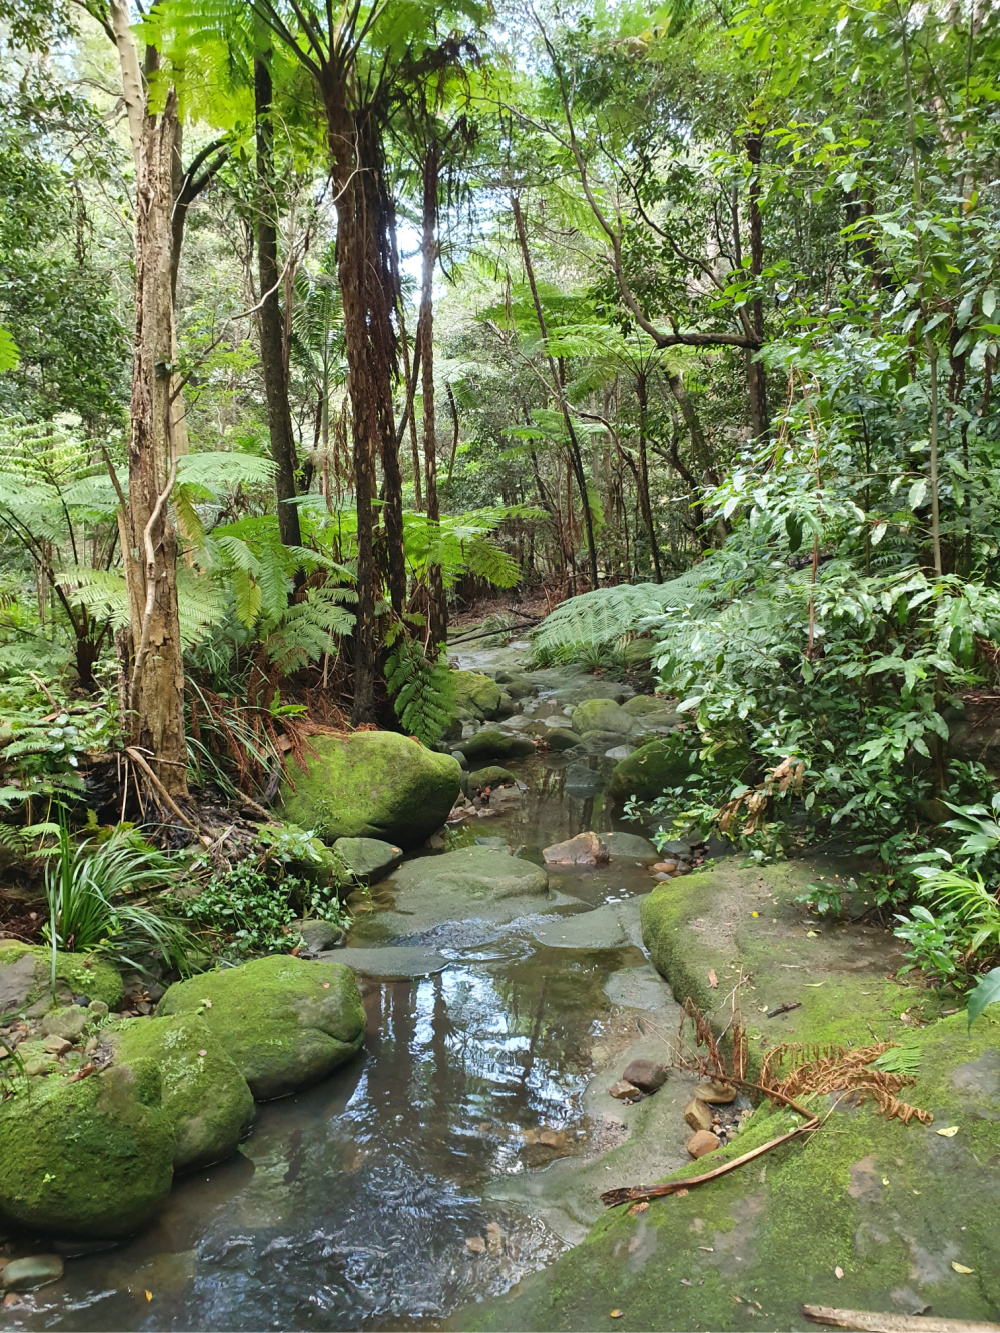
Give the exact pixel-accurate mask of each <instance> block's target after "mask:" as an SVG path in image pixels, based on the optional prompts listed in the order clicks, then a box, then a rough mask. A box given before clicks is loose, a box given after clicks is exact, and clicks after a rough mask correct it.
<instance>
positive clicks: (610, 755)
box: [604, 745, 636, 764]
mask: <svg viewBox="0 0 1000 1333" xmlns="http://www.w3.org/2000/svg"><path fill="white" fill-rule="evenodd" d="M635 750H636V747H635V746H634V745H613V746H612V747H611V749H610V750H605V751H604V758H605V759H611V760H613V761H614V763H616V764H617V763H618V761H619V759H627V758H628V757H629V755H630V754H635Z"/></svg>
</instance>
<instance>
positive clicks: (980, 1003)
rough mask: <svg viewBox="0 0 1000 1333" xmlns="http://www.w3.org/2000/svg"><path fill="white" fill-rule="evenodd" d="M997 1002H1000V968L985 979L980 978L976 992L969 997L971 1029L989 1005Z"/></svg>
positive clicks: (968, 1010)
mask: <svg viewBox="0 0 1000 1333" xmlns="http://www.w3.org/2000/svg"><path fill="white" fill-rule="evenodd" d="M997 1000H1000V967H995V968H993V970H992V971H991V972H987V973H986V975H985V976H984V977H980V978H979V981H978V982H977V983H976V988H975V990H974V991H972V992H971V994H970V995H969V1003H968V1006H967V1009H966V1012H967V1014H968V1017H969V1027H970V1028H971V1027H972V1025H973V1023H974V1022H975V1021H976V1019H977V1018H978V1017H979V1015H980V1014H981V1013H982V1012H983V1010H984V1009H985V1008H986V1006H987V1005H989V1004H995V1003H996V1002H997Z"/></svg>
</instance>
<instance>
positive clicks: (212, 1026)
mask: <svg viewBox="0 0 1000 1333" xmlns="http://www.w3.org/2000/svg"><path fill="white" fill-rule="evenodd" d="M157 1012H158V1014H159V1015H160V1016H165V1015H169V1014H195V1015H197V1016H198V1017H199V1018H200V1019H201V1020H202V1021H203V1022H204V1024H205V1026H206V1027H207V1028H208V1030H209V1031H210V1032H211V1033H212V1035H213V1036H214V1037H215V1039H216V1040H217V1041H218V1043H219V1045H220V1046H221V1047H222V1049H223V1050H224V1051H225V1052H226V1053H227V1054H228V1055H229V1056H230V1057H231V1059H232V1060H233V1061H234V1063H235V1064H236V1067H237V1068H238V1069H239V1070H240V1072H241V1073H242V1075H243V1077H244V1078H245V1079H246V1081H247V1083H248V1084H249V1085H250V1091H251V1092H252V1093H253V1095H254V1097H255V1098H256V1099H257V1100H258V1101H269V1100H271V1099H272V1098H275V1097H285V1096H287V1095H288V1094H289V1093H292V1092H296V1091H298V1089H299V1088H303V1087H307V1086H308V1085H309V1084H311V1083H316V1082H318V1081H319V1080H320V1079H321V1078H325V1077H326V1075H327V1074H329V1073H330V1072H331V1071H332V1070H333V1069H335V1068H336V1066H337V1065H339V1064H342V1063H343V1062H344V1061H345V1060H347V1059H349V1058H350V1056H352V1055H353V1054H354V1052H355V1051H357V1050H358V1048H359V1047H360V1045H361V1043H362V1041H363V1040H364V1026H365V1014H364V1008H363V1006H362V1003H361V995H360V992H359V991H358V987H357V982H356V981H355V980H354V973H353V972H352V971H351V969H350V968H349V967H345V966H344V965H343V964H342V963H327V962H306V961H305V960H304V959H301V958H293V957H290V956H287V955H278V954H275V955H272V956H271V957H269V958H258V959H255V960H254V961H253V962H250V963H244V964H243V966H242V967H234V968H230V969H228V970H226V971H222V972H206V973H204V974H203V975H202V976H198V977H192V978H191V979H190V980H188V981H180V982H178V983H177V984H176V985H174V986H171V987H170V989H169V990H168V991H167V993H166V995H164V997H163V999H162V1000H161V1001H160V1003H159V1006H158V1008H157Z"/></svg>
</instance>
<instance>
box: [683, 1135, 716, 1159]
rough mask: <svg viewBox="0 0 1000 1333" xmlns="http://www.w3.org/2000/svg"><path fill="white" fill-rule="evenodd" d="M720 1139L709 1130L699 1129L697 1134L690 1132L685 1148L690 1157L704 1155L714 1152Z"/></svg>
mask: <svg viewBox="0 0 1000 1333" xmlns="http://www.w3.org/2000/svg"><path fill="white" fill-rule="evenodd" d="M720 1142H721V1140H720V1139H719V1138H718V1137H717V1135H715V1134H713V1133H712V1132H711V1130H708V1129H699V1130H698V1132H697V1134H692V1135H691V1137H690V1138H689V1139H688V1142H687V1150H688V1152H689V1153H690V1154H691V1156H692V1157H704V1156H705V1154H706V1153H710V1152H715V1150H716V1148H718V1146H719V1144H720Z"/></svg>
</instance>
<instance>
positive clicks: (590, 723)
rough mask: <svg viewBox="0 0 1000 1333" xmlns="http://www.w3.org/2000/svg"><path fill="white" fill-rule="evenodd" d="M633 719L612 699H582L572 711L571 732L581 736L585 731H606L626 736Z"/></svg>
mask: <svg viewBox="0 0 1000 1333" xmlns="http://www.w3.org/2000/svg"><path fill="white" fill-rule="evenodd" d="M634 721H635V719H634V718H633V717H632V716H631V714H629V713H626V712H625V710H624V709H623V708H622V707H621V706H620V705H619V704H616V703H615V701H614V700H613V699H584V701H583V703H582V704H577V706H576V707H575V708H574V709H573V730H574V731H575V732H576V733H577V735H580V736H582V735H583V734H584V733H585V732H587V731H607V732H611V733H612V734H613V735H616V736H627V735H628V732H629V728H630V727H631V726H632V724H633V722H634Z"/></svg>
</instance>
